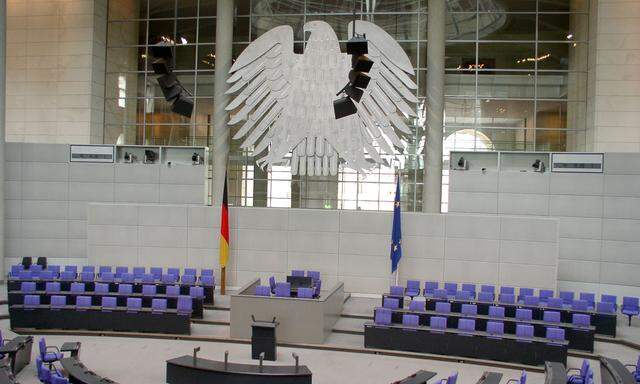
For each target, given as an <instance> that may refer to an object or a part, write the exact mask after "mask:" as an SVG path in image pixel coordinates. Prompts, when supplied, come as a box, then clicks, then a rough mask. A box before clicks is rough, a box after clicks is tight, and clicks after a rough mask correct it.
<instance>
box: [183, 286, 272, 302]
mask: <svg viewBox="0 0 640 384" xmlns="http://www.w3.org/2000/svg"><path fill="white" fill-rule="evenodd" d="M267 288H269V287H267ZM189 296H191V297H193V298H196V299H204V288H203V287H198V286H195V285H194V286H191V287H189Z"/></svg>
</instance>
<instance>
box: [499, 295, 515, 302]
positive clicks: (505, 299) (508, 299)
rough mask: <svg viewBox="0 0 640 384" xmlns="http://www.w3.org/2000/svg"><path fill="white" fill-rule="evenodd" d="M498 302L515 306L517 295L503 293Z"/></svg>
mask: <svg viewBox="0 0 640 384" xmlns="http://www.w3.org/2000/svg"><path fill="white" fill-rule="evenodd" d="M498 302H499V303H500V304H515V303H516V295H514V294H513V293H501V294H500V296H498Z"/></svg>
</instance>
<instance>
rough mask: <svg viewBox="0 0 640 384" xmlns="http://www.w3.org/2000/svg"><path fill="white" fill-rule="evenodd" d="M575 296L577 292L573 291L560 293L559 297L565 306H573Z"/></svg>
mask: <svg viewBox="0 0 640 384" xmlns="http://www.w3.org/2000/svg"><path fill="white" fill-rule="evenodd" d="M574 296H575V292H573V291H560V294H559V295H558V297H560V298H561V299H562V303H563V304H565V305H571V303H573V299H574Z"/></svg>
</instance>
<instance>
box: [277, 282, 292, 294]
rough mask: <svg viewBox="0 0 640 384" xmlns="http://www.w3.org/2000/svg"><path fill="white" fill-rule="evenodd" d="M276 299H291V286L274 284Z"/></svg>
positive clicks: (288, 284)
mask: <svg viewBox="0 0 640 384" xmlns="http://www.w3.org/2000/svg"><path fill="white" fill-rule="evenodd" d="M276 297H291V284H290V283H276Z"/></svg>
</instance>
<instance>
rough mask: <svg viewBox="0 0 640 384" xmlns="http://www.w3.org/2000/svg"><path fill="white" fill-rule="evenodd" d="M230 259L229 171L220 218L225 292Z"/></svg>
mask: <svg viewBox="0 0 640 384" xmlns="http://www.w3.org/2000/svg"><path fill="white" fill-rule="evenodd" d="M228 261H229V199H228V197H227V173H226V172H225V174H224V191H223V195H222V209H221V218H220V268H221V269H222V270H221V275H222V276H221V287H222V290H223V292H222V294H224V286H225V278H226V276H225V275H226V273H225V272H226V267H227V262H228Z"/></svg>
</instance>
